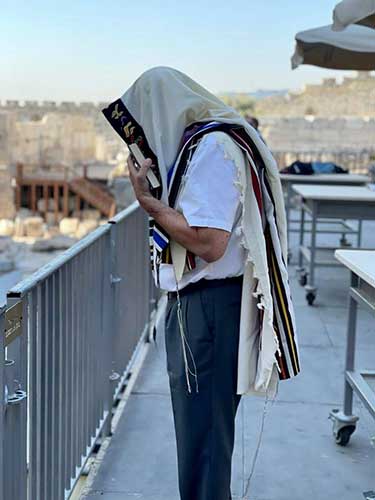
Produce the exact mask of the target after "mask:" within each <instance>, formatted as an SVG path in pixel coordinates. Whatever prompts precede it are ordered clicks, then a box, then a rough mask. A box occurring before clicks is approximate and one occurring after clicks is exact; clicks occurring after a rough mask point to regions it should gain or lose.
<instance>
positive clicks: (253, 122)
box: [245, 115, 266, 144]
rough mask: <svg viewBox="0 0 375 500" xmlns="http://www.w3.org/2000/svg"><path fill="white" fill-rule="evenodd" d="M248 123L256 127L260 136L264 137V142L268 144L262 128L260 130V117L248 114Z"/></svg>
mask: <svg viewBox="0 0 375 500" xmlns="http://www.w3.org/2000/svg"><path fill="white" fill-rule="evenodd" d="M245 119H246V121H247V123H248V124H249V125H251V126H252V127H253V128H255V130H256V131H257V132H258V134H259V137H260V138H261V139H262V141H263V142H264V144H266V141H265V140H264V138H263V136H262V134H261V132H260V130H259V120H258V118H256V117H255V116H251V115H247V116H246V117H245Z"/></svg>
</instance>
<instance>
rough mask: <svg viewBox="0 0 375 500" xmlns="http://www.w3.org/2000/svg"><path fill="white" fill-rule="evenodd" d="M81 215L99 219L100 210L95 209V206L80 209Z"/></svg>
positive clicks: (86, 217)
mask: <svg viewBox="0 0 375 500" xmlns="http://www.w3.org/2000/svg"><path fill="white" fill-rule="evenodd" d="M81 215H82V218H83V219H85V220H86V219H94V220H99V219H100V215H101V214H100V211H99V210H96V209H95V208H85V209H84V210H82V211H81Z"/></svg>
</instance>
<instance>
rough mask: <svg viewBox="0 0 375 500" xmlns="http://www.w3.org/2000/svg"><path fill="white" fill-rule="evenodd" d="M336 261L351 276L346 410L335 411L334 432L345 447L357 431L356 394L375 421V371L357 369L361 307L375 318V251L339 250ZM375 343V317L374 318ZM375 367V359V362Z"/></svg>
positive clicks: (332, 414)
mask: <svg viewBox="0 0 375 500" xmlns="http://www.w3.org/2000/svg"><path fill="white" fill-rule="evenodd" d="M335 257H336V259H337V260H338V261H339V262H340V263H341V264H342V265H344V266H345V267H347V268H348V269H349V270H350V273H351V286H350V289H349V311H348V326H347V339H346V363H345V392H344V409H343V411H339V410H337V409H335V410H332V411H331V413H330V418H331V419H332V420H333V433H334V436H335V439H336V442H337V444H340V445H342V446H345V445H347V444H348V442H349V439H350V436H351V435H352V434H353V432H354V431H355V428H356V423H357V421H358V417H357V416H355V415H353V393H355V394H356V395H357V396H358V397H359V398H360V399H361V401H362V402H363V404H364V405H365V406H366V408H367V409H368V410H369V412H370V413H371V415H372V416H373V417H374V418H375V390H374V389H375V370H361V369H356V368H355V348H356V320H357V309H358V305H361V306H363V307H365V308H366V309H367V310H369V311H370V312H372V313H373V314H374V316H375V250H337V251H336V252H335ZM373 334H374V340H375V318H374V331H373ZM374 364H375V359H374Z"/></svg>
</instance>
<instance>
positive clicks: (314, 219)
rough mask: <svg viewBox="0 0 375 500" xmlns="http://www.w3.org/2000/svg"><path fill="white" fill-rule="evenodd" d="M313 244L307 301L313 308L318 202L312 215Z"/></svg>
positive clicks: (314, 205) (314, 203) (311, 246)
mask: <svg viewBox="0 0 375 500" xmlns="http://www.w3.org/2000/svg"><path fill="white" fill-rule="evenodd" d="M311 217H312V219H311V244H310V263H309V275H308V281H307V285H306V287H305V289H306V300H307V302H308V304H309V306H312V305H313V303H314V301H315V298H316V287H315V258H316V231H317V207H316V202H315V201H314V202H313V206H312V213H311Z"/></svg>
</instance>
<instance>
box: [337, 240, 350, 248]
mask: <svg viewBox="0 0 375 500" xmlns="http://www.w3.org/2000/svg"><path fill="white" fill-rule="evenodd" d="M340 245H341V246H342V247H346V248H349V247H351V246H352V244H351V243H350V241H348V240H347V239H346V238H341V239H340Z"/></svg>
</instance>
